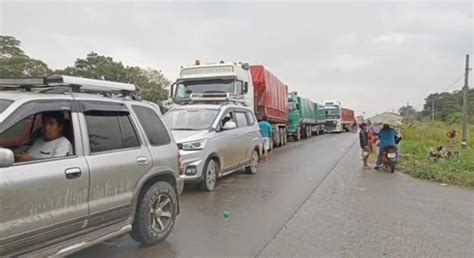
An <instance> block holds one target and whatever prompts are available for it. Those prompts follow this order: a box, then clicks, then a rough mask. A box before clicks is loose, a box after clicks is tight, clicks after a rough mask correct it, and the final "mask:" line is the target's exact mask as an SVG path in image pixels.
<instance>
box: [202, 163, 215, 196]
mask: <svg viewBox="0 0 474 258" xmlns="http://www.w3.org/2000/svg"><path fill="white" fill-rule="evenodd" d="M218 171H219V166H218V164H217V162H216V161H215V160H214V159H209V160H208V161H207V163H206V166H204V177H203V181H202V183H201V189H203V190H205V191H208V192H212V191H214V190H215V189H216V183H217V173H218Z"/></svg>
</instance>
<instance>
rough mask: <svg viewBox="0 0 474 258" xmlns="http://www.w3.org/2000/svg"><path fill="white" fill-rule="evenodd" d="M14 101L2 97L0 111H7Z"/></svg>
mask: <svg viewBox="0 0 474 258" xmlns="http://www.w3.org/2000/svg"><path fill="white" fill-rule="evenodd" d="M11 103H13V101H11V100H6V99H0V113H2V112H3V111H5V109H7V107H8V106H10V104H11Z"/></svg>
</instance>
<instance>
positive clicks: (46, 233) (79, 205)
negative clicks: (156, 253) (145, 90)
mask: <svg viewBox="0 0 474 258" xmlns="http://www.w3.org/2000/svg"><path fill="white" fill-rule="evenodd" d="M40 87H44V88H45V89H38V88H40ZM134 90H135V86H134V85H131V84H123V83H114V82H107V81H100V80H89V79H82V78H76V77H68V76H54V77H50V78H47V79H46V78H45V79H43V78H38V79H27V80H26V79H0V203H1V205H0V256H16V255H25V254H26V255H35V256H49V255H58V256H64V255H67V254H70V253H72V252H75V251H78V250H80V249H83V248H86V247H88V246H91V245H93V244H95V243H98V242H101V241H104V240H107V239H109V238H113V237H116V236H119V235H121V234H124V233H127V232H130V233H131V235H132V237H133V238H134V239H135V240H137V241H139V242H141V243H143V244H146V245H152V244H155V243H158V242H160V241H162V240H164V239H165V238H166V237H167V236H168V234H169V233H170V232H171V230H172V228H173V226H174V223H175V218H176V216H177V215H178V213H179V202H178V191H179V189H180V188H182V180H181V179H179V177H178V173H179V167H180V165H179V154H178V148H177V146H176V143H175V142H174V140H173V137H172V136H171V135H170V133H169V131H168V129H167V128H166V127H165V126H164V124H163V122H162V120H161V118H160V116H161V115H160V110H159V107H158V106H157V105H155V104H153V103H149V102H146V101H141V100H137V99H136V97H133V94H132V92H133V91H134ZM85 92H87V93H85ZM127 92H128V93H130V94H127ZM91 93H94V94H91ZM103 95H107V97H106V96H103ZM119 95H120V96H119Z"/></svg>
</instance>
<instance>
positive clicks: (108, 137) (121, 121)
mask: <svg viewBox="0 0 474 258" xmlns="http://www.w3.org/2000/svg"><path fill="white" fill-rule="evenodd" d="M84 115H85V118H86V124H87V130H88V133H89V145H90V151H91V153H97V152H104V151H111V150H119V149H127V148H133V147H139V146H140V141H139V140H138V136H137V133H136V131H135V128H134V127H133V125H132V122H131V120H130V117H129V116H128V113H126V112H116V111H87V112H85V113H84Z"/></svg>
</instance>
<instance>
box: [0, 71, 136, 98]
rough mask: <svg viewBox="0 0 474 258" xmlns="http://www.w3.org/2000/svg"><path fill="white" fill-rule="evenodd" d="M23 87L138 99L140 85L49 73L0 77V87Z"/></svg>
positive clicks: (46, 91)
mask: <svg viewBox="0 0 474 258" xmlns="http://www.w3.org/2000/svg"><path fill="white" fill-rule="evenodd" d="M2 88H4V89H5V88H6V89H18V88H20V89H24V90H26V91H31V89H33V88H47V89H46V90H43V91H41V93H54V94H61V93H66V92H82V93H101V94H104V95H105V96H116V95H117V93H120V95H123V96H131V97H132V98H134V99H139V97H138V96H139V93H140V92H141V89H140V87H138V86H136V85H134V84H130V83H123V82H112V81H105V80H96V79H88V78H81V77H74V76H67V75H58V74H56V75H51V76H49V77H31V78H0V89H2Z"/></svg>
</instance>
